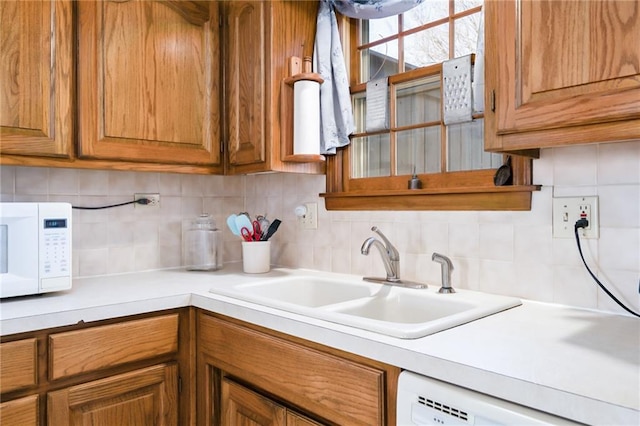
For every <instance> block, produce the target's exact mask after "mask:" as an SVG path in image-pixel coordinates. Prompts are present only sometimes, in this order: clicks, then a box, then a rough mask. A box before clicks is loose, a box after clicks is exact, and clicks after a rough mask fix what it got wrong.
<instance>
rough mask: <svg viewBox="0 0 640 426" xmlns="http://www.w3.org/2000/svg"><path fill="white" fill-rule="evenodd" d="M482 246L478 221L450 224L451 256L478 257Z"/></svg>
mask: <svg viewBox="0 0 640 426" xmlns="http://www.w3.org/2000/svg"><path fill="white" fill-rule="evenodd" d="M479 248H480V225H479V224H478V223H456V224H450V225H449V250H450V256H455V257H478V256H479Z"/></svg>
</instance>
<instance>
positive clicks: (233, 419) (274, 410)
mask: <svg viewBox="0 0 640 426" xmlns="http://www.w3.org/2000/svg"><path fill="white" fill-rule="evenodd" d="M285 415H286V410H285V408H284V407H282V406H280V405H278V404H276V403H275V402H273V401H271V400H270V399H268V398H265V397H264V396H262V395H259V394H257V393H255V392H252V391H250V390H249V389H247V388H245V387H244V386H241V385H239V384H237V383H235V382H232V381H231V380H228V379H226V378H225V379H223V380H222V426H243V425H256V426H258V425H259V426H285V424H286V416H285Z"/></svg>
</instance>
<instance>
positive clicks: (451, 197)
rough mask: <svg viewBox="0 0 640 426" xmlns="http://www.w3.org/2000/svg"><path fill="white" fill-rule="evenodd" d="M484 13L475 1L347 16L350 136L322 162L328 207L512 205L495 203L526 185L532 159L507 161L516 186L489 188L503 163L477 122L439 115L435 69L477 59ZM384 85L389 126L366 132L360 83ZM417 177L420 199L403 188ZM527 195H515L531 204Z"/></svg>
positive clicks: (432, 1)
mask: <svg viewBox="0 0 640 426" xmlns="http://www.w3.org/2000/svg"><path fill="white" fill-rule="evenodd" d="M481 8H482V0H425V1H424V2H423V3H422V4H421V5H419V6H417V7H415V8H413V9H411V10H409V11H408V12H406V13H404V14H401V15H397V16H392V17H388V18H383V19H374V20H355V19H350V20H347V19H346V18H345V20H344V21H343V28H345V29H347V31H346V32H347V33H348V34H349V36H348V39H347V40H345V43H344V46H345V56H348V57H349V62H350V66H349V70H350V79H351V83H350V85H351V93H352V100H353V109H354V116H355V117H354V118H355V125H356V130H355V133H354V134H353V135H352V137H351V144H350V145H349V146H348V147H346V148H343V149H342V150H340V151H339V153H338V155H337V156H335V158H334V157H329V161H328V164H327V193H326V194H323V196H324V197H325V201H326V205H327V208H328V209H350V210H357V209H362V210H367V209H417V210H427V209H469V210H471V209H501V208H507V209H508V208H512V207H514V206H513V205H511V207H510V202H504V201H500V200H498V199H499V198H505V195H504V194H507V193H510V194H509V195H507V196H506V197H507V198H509V197H511V198H513V193H514V192H517V190H522V189H523V188H522V185H523V184H524V185H528V184H529V183H530V164H531V161H530V159H526V158H522V159H513V160H512V166H513V167H514V171H515V172H516V174H517V175H518V176H520V177H521V178H522V179H520V180H518V181H517V182H515V183H516V185H517V186H519V188H518V187H517V186H512V187H510V188H507V187H495V185H494V184H493V175H494V174H495V171H496V169H497V168H498V167H500V166H501V165H502V164H503V162H504V161H505V159H504V158H503V156H502V155H501V154H495V153H488V152H485V151H484V136H483V135H484V118H483V115H482V114H475V115H474V116H473V121H470V122H466V123H460V124H453V125H445V124H444V121H443V116H442V101H441V99H442V96H441V92H442V91H441V87H442V75H441V74H442V72H441V71H442V62H443V61H446V60H448V59H452V58H455V57H460V56H465V55H470V54H472V53H474V52H475V49H476V44H477V36H478V34H477V31H478V28H479V21H480V12H481ZM346 52H349V55H347V53H346ZM383 77H387V78H388V85H389V87H388V99H389V128H388V130H379V131H375V132H368V131H366V129H365V122H366V112H367V99H366V83H367V82H368V81H370V80H375V79H379V78H383ZM414 173H415V174H417V175H418V176H419V178H420V179H421V181H422V185H423V188H422V189H421V190H418V191H416V190H408V188H407V183H408V180H409V179H410V177H411V175H412V174H414ZM528 191H529V193H528V194H526V195H525V196H524V198H522V197H521V195H522V194H519V195H518V197H519V198H521V199H528V200H529V205H530V191H531V188H528ZM496 194H502V195H496ZM470 200H476V201H470ZM525 204H526V203H525ZM527 208H530V207H527V206H524V207H518V208H515V209H527Z"/></svg>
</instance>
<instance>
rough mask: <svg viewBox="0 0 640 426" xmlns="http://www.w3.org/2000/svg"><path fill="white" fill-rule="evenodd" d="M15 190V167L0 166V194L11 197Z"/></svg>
mask: <svg viewBox="0 0 640 426" xmlns="http://www.w3.org/2000/svg"><path fill="white" fill-rule="evenodd" d="M15 188H16V167H14V166H0V193H2V194H6V195H11V196H13V194H14V193H15Z"/></svg>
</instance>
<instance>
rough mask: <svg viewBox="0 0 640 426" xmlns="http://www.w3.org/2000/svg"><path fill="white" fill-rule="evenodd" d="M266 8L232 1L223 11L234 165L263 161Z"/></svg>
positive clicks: (230, 148) (229, 141)
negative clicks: (224, 16)
mask: <svg viewBox="0 0 640 426" xmlns="http://www.w3.org/2000/svg"><path fill="white" fill-rule="evenodd" d="M266 7H267V6H266V5H265V2H262V1H234V2H229V3H227V5H226V9H225V15H226V20H227V22H226V25H225V28H226V31H225V46H226V48H227V52H226V57H225V64H226V69H225V83H226V88H225V104H226V110H225V112H226V123H227V145H228V156H229V164H231V165H233V166H241V165H247V164H255V163H263V162H264V161H265V160H266V159H265V152H266V137H265V132H266V128H265V110H266V106H267V102H268V98H267V97H266V92H265V81H266V79H267V78H268V77H269V76H267V75H266V74H265V57H266V44H265V43H266V41H265V23H266V16H265V13H267V10H266Z"/></svg>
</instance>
